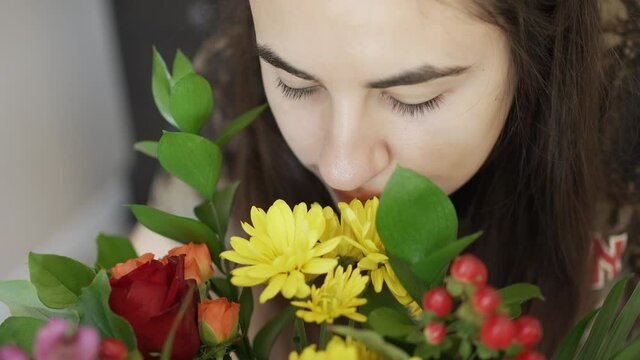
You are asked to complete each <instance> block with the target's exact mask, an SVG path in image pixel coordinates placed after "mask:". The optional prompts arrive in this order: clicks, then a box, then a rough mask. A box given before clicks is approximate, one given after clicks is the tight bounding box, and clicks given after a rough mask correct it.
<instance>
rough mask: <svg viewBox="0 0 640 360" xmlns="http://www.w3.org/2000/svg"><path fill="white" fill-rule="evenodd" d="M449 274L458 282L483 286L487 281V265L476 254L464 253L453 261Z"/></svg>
mask: <svg viewBox="0 0 640 360" xmlns="http://www.w3.org/2000/svg"><path fill="white" fill-rule="evenodd" d="M451 275H453V277H454V278H455V279H456V280H458V281H460V282H463V283H467V284H473V285H476V286H484V285H485V284H486V283H487V266H486V265H485V264H484V263H483V262H482V260H480V259H478V258H477V257H476V256H474V255H471V254H465V255H462V256H458V258H456V260H455V261H454V262H453V265H451Z"/></svg>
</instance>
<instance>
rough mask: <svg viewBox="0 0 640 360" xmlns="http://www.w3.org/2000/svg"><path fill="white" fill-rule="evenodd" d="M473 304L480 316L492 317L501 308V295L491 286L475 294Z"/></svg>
mask: <svg viewBox="0 0 640 360" xmlns="http://www.w3.org/2000/svg"><path fill="white" fill-rule="evenodd" d="M472 304H473V308H474V309H475V310H476V311H477V312H478V313H479V314H482V315H490V314H492V313H493V312H494V311H495V310H496V308H497V307H498V306H500V293H498V292H497V291H496V289H494V288H492V287H491V286H485V287H483V288H480V289H478V290H477V291H476V293H475V294H473V299H472Z"/></svg>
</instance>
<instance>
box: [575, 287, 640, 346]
mask: <svg viewBox="0 0 640 360" xmlns="http://www.w3.org/2000/svg"><path fill="white" fill-rule="evenodd" d="M628 281H629V278H628V277H626V278H624V279H622V280H620V281H618V282H617V283H616V284H615V285H614V286H613V288H612V289H611V291H610V292H609V295H607V297H606V299H605V300H604V303H603V304H602V307H601V308H600V311H599V312H598V315H596V318H595V320H594V322H593V327H592V328H591V332H590V333H589V337H588V338H587V340H586V341H585V343H584V346H583V347H582V349H581V350H580V353H579V354H578V359H595V358H596V357H595V356H596V354H597V353H598V351H599V350H600V347H601V346H602V344H603V343H604V340H605V337H606V335H607V333H609V331H610V328H611V323H612V322H613V319H614V316H615V315H616V310H617V309H618V305H619V304H620V298H621V296H622V293H623V291H624V288H625V286H626V285H627V282H628Z"/></svg>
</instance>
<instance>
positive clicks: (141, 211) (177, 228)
mask: <svg viewBox="0 0 640 360" xmlns="http://www.w3.org/2000/svg"><path fill="white" fill-rule="evenodd" d="M129 208H131V211H132V212H133V215H134V216H135V217H136V219H137V220H138V222H140V224H142V225H143V226H145V227H146V228H147V229H149V230H151V231H153V232H155V233H157V234H160V235H162V236H165V237H168V238H169V239H173V240H175V241H178V242H180V243H183V244H188V243H190V242H194V243H196V244H207V248H208V249H209V252H210V253H211V255H212V256H214V254H216V253H218V254H219V253H220V249H219V248H220V246H222V245H221V244H220V240H218V237H217V235H216V234H215V233H214V232H213V231H211V229H209V228H208V227H207V226H206V225H204V224H203V223H201V222H199V221H196V220H193V219H190V218H187V217H182V216H177V215H173V214H169V213H166V212H164V211H161V210H158V209H154V208H152V207H149V206H145V205H129Z"/></svg>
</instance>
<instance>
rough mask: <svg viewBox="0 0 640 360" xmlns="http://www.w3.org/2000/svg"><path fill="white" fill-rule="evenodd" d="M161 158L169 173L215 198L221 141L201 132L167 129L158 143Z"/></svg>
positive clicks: (201, 192) (208, 198) (208, 196)
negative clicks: (204, 136) (196, 133)
mask: <svg viewBox="0 0 640 360" xmlns="http://www.w3.org/2000/svg"><path fill="white" fill-rule="evenodd" d="M158 159H159V160H160V164H161V165H162V167H163V168H164V169H165V170H167V171H168V172H169V173H170V174H172V175H173V176H175V177H177V178H178V179H180V180H182V181H184V182H185V183H187V184H189V185H190V186H191V187H193V188H194V189H196V190H197V191H198V192H199V193H200V194H202V196H204V197H205V199H207V200H213V194H214V192H215V189H216V184H217V183H218V178H219V176H220V171H221V168H222V152H221V151H220V148H219V147H218V145H216V144H214V143H213V142H211V141H209V140H207V139H205V138H203V137H201V136H198V135H193V134H186V133H176V132H165V133H164V134H163V135H162V138H160V143H159V144H158Z"/></svg>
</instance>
